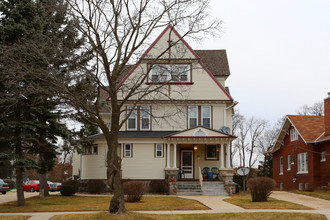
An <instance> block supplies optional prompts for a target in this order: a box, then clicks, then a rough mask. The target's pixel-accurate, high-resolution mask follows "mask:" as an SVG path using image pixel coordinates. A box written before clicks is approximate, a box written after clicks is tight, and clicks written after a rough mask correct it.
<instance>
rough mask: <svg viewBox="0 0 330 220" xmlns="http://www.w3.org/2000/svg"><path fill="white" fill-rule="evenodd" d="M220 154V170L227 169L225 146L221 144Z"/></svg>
mask: <svg viewBox="0 0 330 220" xmlns="http://www.w3.org/2000/svg"><path fill="white" fill-rule="evenodd" d="M220 149H221V150H220V152H221V160H220V168H225V157H224V154H225V150H224V145H223V144H220Z"/></svg>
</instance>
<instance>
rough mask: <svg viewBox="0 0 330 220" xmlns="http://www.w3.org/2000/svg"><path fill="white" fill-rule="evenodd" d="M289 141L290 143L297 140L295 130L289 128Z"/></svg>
mask: <svg viewBox="0 0 330 220" xmlns="http://www.w3.org/2000/svg"><path fill="white" fill-rule="evenodd" d="M290 140H291V141H296V140H298V132H297V130H296V129H295V128H291V130H290Z"/></svg>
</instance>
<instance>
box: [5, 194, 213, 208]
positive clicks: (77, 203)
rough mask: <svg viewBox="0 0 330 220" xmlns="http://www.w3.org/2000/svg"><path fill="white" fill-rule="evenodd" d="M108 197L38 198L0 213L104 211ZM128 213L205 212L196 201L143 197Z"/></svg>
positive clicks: (108, 202) (131, 204) (8, 205)
mask: <svg viewBox="0 0 330 220" xmlns="http://www.w3.org/2000/svg"><path fill="white" fill-rule="evenodd" d="M110 199H111V197H110V196H109V197H108V196H49V197H46V199H45V200H40V199H39V197H38V196H36V197H31V198H28V199H26V205H25V206H21V207H17V206H16V201H15V202H8V203H4V204H2V205H0V212H50V211H53V212H60V211H106V210H108V207H109V204H110ZM126 209H127V210H129V211H154V210H155V211H163V210H207V209H209V208H208V207H206V206H204V205H203V204H201V203H200V202H198V201H195V200H190V199H183V198H177V197H156V196H155V197H154V196H152V197H143V198H142V201H141V202H138V203H126Z"/></svg>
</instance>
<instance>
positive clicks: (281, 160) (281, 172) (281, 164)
mask: <svg viewBox="0 0 330 220" xmlns="http://www.w3.org/2000/svg"><path fill="white" fill-rule="evenodd" d="M280 175H283V157H280Z"/></svg>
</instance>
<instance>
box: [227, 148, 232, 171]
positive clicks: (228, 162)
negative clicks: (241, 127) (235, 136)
mask: <svg viewBox="0 0 330 220" xmlns="http://www.w3.org/2000/svg"><path fill="white" fill-rule="evenodd" d="M226 168H231V167H230V145H229V144H226Z"/></svg>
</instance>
